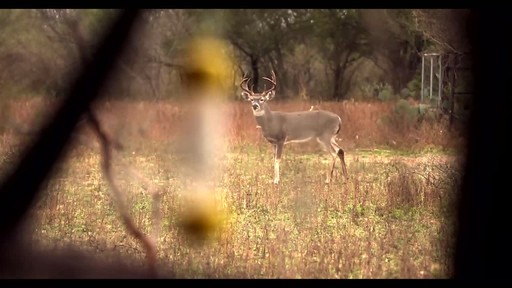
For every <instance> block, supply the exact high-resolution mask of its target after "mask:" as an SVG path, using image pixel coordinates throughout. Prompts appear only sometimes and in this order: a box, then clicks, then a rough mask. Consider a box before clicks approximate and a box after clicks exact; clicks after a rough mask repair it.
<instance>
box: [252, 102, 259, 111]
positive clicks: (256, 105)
mask: <svg viewBox="0 0 512 288" xmlns="http://www.w3.org/2000/svg"><path fill="white" fill-rule="evenodd" d="M258 108H260V105H258V104H256V103H254V104H252V110H256V109H258Z"/></svg>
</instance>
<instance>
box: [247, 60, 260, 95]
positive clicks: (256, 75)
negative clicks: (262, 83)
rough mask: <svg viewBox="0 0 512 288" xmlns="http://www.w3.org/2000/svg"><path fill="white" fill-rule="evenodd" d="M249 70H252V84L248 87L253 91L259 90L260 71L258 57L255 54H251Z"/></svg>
mask: <svg viewBox="0 0 512 288" xmlns="http://www.w3.org/2000/svg"><path fill="white" fill-rule="evenodd" d="M250 57H251V70H252V86H251V87H249V89H251V90H253V91H259V90H258V89H259V87H258V82H259V78H260V73H259V71H258V66H259V65H258V64H259V58H258V57H257V56H254V55H251V56H250Z"/></svg>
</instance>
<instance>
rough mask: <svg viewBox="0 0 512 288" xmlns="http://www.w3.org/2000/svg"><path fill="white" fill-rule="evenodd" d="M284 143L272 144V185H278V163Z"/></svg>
mask: <svg viewBox="0 0 512 288" xmlns="http://www.w3.org/2000/svg"><path fill="white" fill-rule="evenodd" d="M283 146H284V143H279V142H278V143H277V144H274V184H279V163H280V162H281V154H282V153H283Z"/></svg>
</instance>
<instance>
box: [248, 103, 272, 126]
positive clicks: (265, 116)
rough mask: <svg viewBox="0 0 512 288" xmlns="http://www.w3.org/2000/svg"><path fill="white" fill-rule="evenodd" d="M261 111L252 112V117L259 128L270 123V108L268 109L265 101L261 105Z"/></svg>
mask: <svg viewBox="0 0 512 288" xmlns="http://www.w3.org/2000/svg"><path fill="white" fill-rule="evenodd" d="M262 108H263V109H261V111H259V112H253V114H254V118H256V122H257V123H258V125H259V126H261V128H263V129H265V128H266V127H268V126H269V125H270V123H272V118H273V117H272V110H270V107H268V105H267V103H264V104H263V105H262Z"/></svg>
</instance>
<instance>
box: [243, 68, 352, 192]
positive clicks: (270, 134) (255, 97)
mask: <svg viewBox="0 0 512 288" xmlns="http://www.w3.org/2000/svg"><path fill="white" fill-rule="evenodd" d="M263 79H265V80H267V81H269V82H270V83H272V87H271V88H270V89H268V90H266V91H264V92H261V93H256V92H254V91H251V90H250V89H249V88H248V87H247V82H248V81H249V80H250V78H247V77H245V76H244V78H243V79H242V82H240V88H242V90H243V91H242V97H244V99H246V100H247V101H250V102H251V104H252V113H253V114H254V117H255V118H256V122H257V123H258V126H259V127H258V128H261V132H262V133H263V137H265V139H266V140H267V141H268V142H270V143H271V144H273V145H274V183H275V184H278V183H279V163H280V161H281V154H282V153H283V146H284V144H287V143H292V142H306V141H309V140H313V139H314V140H316V141H318V143H320V144H321V145H322V146H323V148H324V149H326V150H327V151H328V152H329V153H330V154H331V155H332V166H331V171H330V173H328V174H327V179H326V180H325V182H326V183H329V182H330V181H331V178H332V174H333V172H334V166H335V163H336V157H339V158H340V160H341V167H342V169H343V174H344V176H345V178H348V174H347V168H346V165H345V152H344V151H343V149H341V147H340V146H339V145H338V143H336V136H337V135H338V133H339V132H340V129H341V118H340V117H339V116H338V115H336V114H334V113H332V112H329V111H324V110H314V111H312V110H310V111H300V112H281V111H272V110H271V109H270V107H269V106H268V105H267V103H266V102H267V101H269V100H271V99H272V98H274V96H275V89H276V85H277V84H276V76H275V73H274V71H272V79H269V78H267V77H263ZM244 84H245V86H244Z"/></svg>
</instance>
